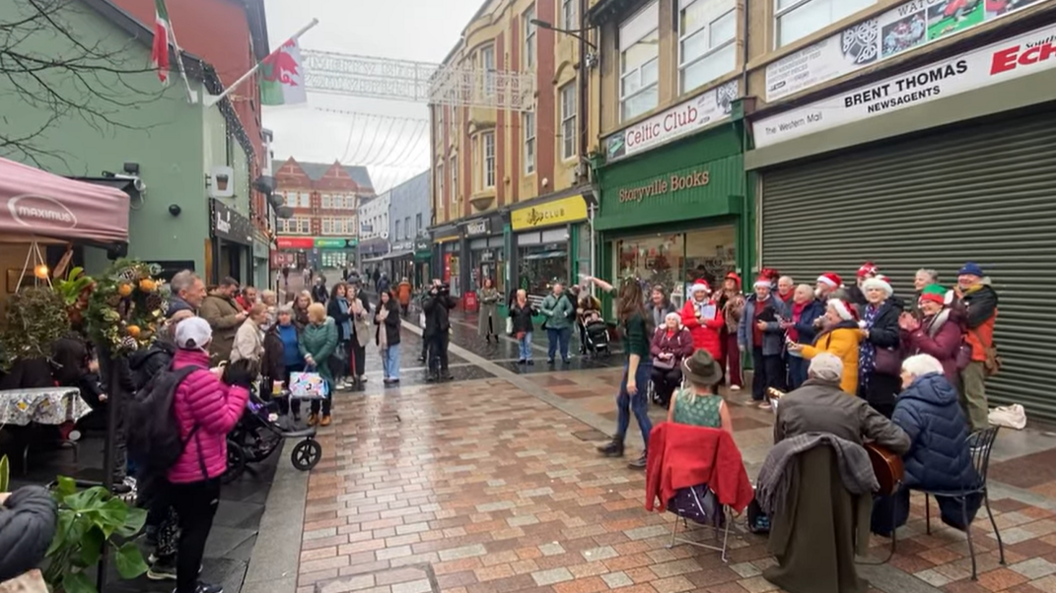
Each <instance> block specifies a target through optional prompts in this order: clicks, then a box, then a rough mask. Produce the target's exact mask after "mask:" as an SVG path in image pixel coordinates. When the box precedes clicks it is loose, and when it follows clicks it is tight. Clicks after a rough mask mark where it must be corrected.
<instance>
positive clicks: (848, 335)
mask: <svg viewBox="0 0 1056 593" xmlns="http://www.w3.org/2000/svg"><path fill="white" fill-rule="evenodd" d="M861 340H862V330H861V329H859V328H858V324H857V323H855V322H854V321H841V322H840V323H838V324H836V326H835V327H832V328H829V329H827V330H825V331H823V332H821V333H820V334H818V337H817V339H815V340H814V345H813V346H804V347H803V352H802V355H803V358H805V359H807V360H811V359H812V358H814V357H815V356H817V355H818V354H821V353H822V352H828V353H829V354H833V355H835V356H836V357H837V358H839V359H840V360H841V361H843V379H842V380H841V381H840V388H841V389H843V391H844V392H846V393H848V394H850V395H854V394H856V393H858V345H859V344H860V343H861Z"/></svg>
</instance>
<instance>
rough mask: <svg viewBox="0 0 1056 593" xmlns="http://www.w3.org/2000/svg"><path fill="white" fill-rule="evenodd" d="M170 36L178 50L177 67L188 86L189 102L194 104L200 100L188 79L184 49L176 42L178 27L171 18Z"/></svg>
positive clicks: (173, 45) (185, 84) (184, 84)
mask: <svg viewBox="0 0 1056 593" xmlns="http://www.w3.org/2000/svg"><path fill="white" fill-rule="evenodd" d="M169 37H171V38H172V47H173V49H175V50H176V67H177V68H179V69H180V78H182V79H183V86H185V87H187V102H188V103H190V104H191V105H194V104H195V103H197V102H198V100H197V97H195V95H194V91H192V90H191V82H190V81H189V80H187V68H186V67H185V66H184V65H183V50H182V49H180V44H179V43H176V28H175V27H173V26H172V21H171V20H170V21H169Z"/></svg>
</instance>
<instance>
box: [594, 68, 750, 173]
mask: <svg viewBox="0 0 1056 593" xmlns="http://www.w3.org/2000/svg"><path fill="white" fill-rule="evenodd" d="M737 91H738V83H737V81H736V80H733V81H730V82H728V83H726V84H724V85H722V86H719V87H716V88H713V89H711V90H709V91H708V92H706V93H704V94H703V95H700V96H697V97H694V98H692V99H690V100H689V101H686V102H685V103H682V104H681V105H677V106H675V107H672V108H671V109H668V110H667V111H664V112H663V113H658V114H656V115H654V116H653V117H650V118H649V119H647V120H645V121H642V122H639V123H636V124H634V125H633V126H631V127H629V128H627V129H626V130H623V131H621V132H619V133H617V134H614V135H612V136H609V137H608V138H606V139H605V147H606V160H607V161H608V162H612V161H616V160H619V159H621V158H624V157H628V156H631V155H633V154H637V153H639V152H642V151H645V150H648V149H650V148H653V147H654V146H658V145H660V144H663V143H665V142H669V141H671V140H674V139H675V138H679V137H681V136H684V135H686V134H689V133H690V132H694V131H696V130H699V129H700V128H703V127H704V126H707V125H710V124H714V123H717V122H720V121H723V120H725V119H727V118H728V117H730V111H731V109H732V107H731V105H732V103H733V101H734V99H736V98H737V94H738V93H737Z"/></svg>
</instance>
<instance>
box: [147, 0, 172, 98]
mask: <svg viewBox="0 0 1056 593" xmlns="http://www.w3.org/2000/svg"><path fill="white" fill-rule="evenodd" d="M171 35H172V24H171V23H170V22H169V9H168V8H166V7H165V0H154V45H153V46H152V47H151V50H150V62H151V64H152V65H153V66H154V69H155V70H157V71H158V79H159V80H161V82H162V84H164V83H166V82H168V81H169V38H170V37H171Z"/></svg>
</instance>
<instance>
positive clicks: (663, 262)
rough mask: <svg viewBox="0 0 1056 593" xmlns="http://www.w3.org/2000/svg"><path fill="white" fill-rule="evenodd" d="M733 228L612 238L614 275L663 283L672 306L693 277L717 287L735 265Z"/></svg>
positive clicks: (682, 298)
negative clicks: (615, 273)
mask: <svg viewBox="0 0 1056 593" xmlns="http://www.w3.org/2000/svg"><path fill="white" fill-rule="evenodd" d="M735 245H736V231H735V229H734V227H733V226H732V225H730V226H721V227H712V228H707V229H699V230H692V231H687V232H684V233H652V234H648V235H639V236H630V237H626V238H622V239H616V240H615V241H613V250H612V253H613V257H614V258H615V260H616V261H615V262H614V264H615V265H614V266H613V269H614V270H617V272H618V273H617V278H627V277H636V278H640V279H641V280H642V281H643V282H645V283H647V284H649V285H650V286H655V285H657V284H659V285H661V286H663V287H664V288H665V289H667V291H668V292H669V293H670V294H671V300H672V302H674V303H675V305H676V306H681V305H682V304H683V303H685V300H686V293H687V292H688V289H689V287H690V286H692V285H693V282H694V281H695V280H696V279H697V278H704V279H705V280H707V281H708V283H709V284H711V285H712V288H717V287H718V286H717V285H718V283H719V282H720V281H721V280H722V278H723V277H724V276H725V275H726V274H727V273H728V272H730V271H734V270H736V269H737V253H736V249H735Z"/></svg>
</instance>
